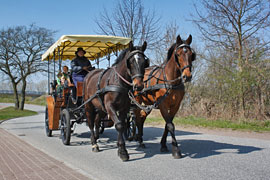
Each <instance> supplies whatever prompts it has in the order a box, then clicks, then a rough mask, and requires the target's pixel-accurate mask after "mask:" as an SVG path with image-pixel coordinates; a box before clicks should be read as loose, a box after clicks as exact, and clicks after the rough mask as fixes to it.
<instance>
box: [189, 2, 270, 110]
mask: <svg viewBox="0 0 270 180" xmlns="http://www.w3.org/2000/svg"><path fill="white" fill-rule="evenodd" d="M202 6H203V8H201V7H200V9H199V8H198V7H196V5H195V8H196V17H195V16H193V19H192V21H193V22H194V23H195V25H197V27H198V28H199V30H200V32H201V35H202V37H203V39H204V40H206V41H205V42H206V47H207V48H206V50H207V51H205V53H204V57H205V59H206V60H207V61H208V62H209V63H208V67H207V68H206V69H207V71H206V72H207V73H208V74H207V76H208V77H210V76H211V78H209V79H211V80H212V82H213V83H211V84H210V86H209V87H210V88H209V89H210V90H211V92H213V91H214V89H216V92H217V93H212V95H213V94H217V95H218V93H221V94H222V95H223V97H222V99H223V100H230V102H231V104H233V106H234V107H235V108H236V109H237V108H241V109H242V110H243V111H244V113H248V111H250V109H252V106H251V105H252V104H254V103H253V102H252V103H251V101H252V99H253V96H254V97H256V96H260V95H259V89H261V88H259V87H261V86H262V84H260V85H259V84H257V83H254V82H255V81H256V80H258V81H259V82H264V81H263V80H262V79H261V78H258V77H263V76H261V75H262V74H263V73H265V72H264V70H266V69H269V67H267V66H264V70H262V69H261V68H262V65H261V64H262V63H263V62H264V64H265V62H266V59H267V58H269V56H267V53H269V45H270V39H269V38H264V37H265V36H263V34H266V35H268V36H269V28H270V26H269V20H270V2H269V1H268V0H253V1H248V0H202ZM266 37H267V36H266ZM211 54H215V56H214V57H213V56H211ZM259 72H261V73H259ZM211 73H214V74H211ZM255 79H256V80H255ZM264 80H266V79H264ZM255 86H256V88H257V93H255V90H254V89H255V88H254V87H255ZM258 88H259V89H258ZM219 89H222V90H223V91H222V92H220V91H218V90H219ZM258 98H259V99H260V97H258ZM259 101H260V100H259ZM260 102H261V101H260Z"/></svg>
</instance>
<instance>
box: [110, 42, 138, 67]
mask: <svg viewBox="0 0 270 180" xmlns="http://www.w3.org/2000/svg"><path fill="white" fill-rule="evenodd" d="M140 49H141V47H140V46H134V47H133V50H140ZM128 51H129V48H126V49H124V50H123V51H121V53H120V55H119V56H118V57H117V58H116V60H115V62H114V63H113V65H112V66H116V65H117V64H119V63H120V62H121V61H122V60H123V59H124V57H125V55H126V54H127V52H128Z"/></svg>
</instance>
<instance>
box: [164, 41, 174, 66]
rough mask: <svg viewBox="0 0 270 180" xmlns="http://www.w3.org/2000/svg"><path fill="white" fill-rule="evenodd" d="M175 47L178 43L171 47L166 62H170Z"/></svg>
mask: <svg viewBox="0 0 270 180" xmlns="http://www.w3.org/2000/svg"><path fill="white" fill-rule="evenodd" d="M175 46H176V43H174V44H173V45H172V46H171V47H170V49H169V50H168V54H167V59H166V62H168V61H169V60H170V59H171V57H172V54H173V51H174V48H175Z"/></svg>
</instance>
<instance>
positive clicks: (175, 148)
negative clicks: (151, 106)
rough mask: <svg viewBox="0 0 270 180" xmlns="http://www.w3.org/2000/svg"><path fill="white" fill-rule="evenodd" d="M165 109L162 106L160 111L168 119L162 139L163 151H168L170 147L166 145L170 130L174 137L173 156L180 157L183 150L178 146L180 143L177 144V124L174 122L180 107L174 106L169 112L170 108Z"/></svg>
mask: <svg viewBox="0 0 270 180" xmlns="http://www.w3.org/2000/svg"><path fill="white" fill-rule="evenodd" d="M178 107H179V106H178ZM164 109H165V108H160V112H161V114H162V116H163V118H164V119H165V121H166V125H165V129H164V133H163V136H162V139H161V151H163V152H164V151H168V148H167V146H166V141H167V140H166V139H167V135H168V132H170V134H171V137H172V156H173V157H174V158H175V159H179V158H181V157H182V156H181V151H180V149H179V148H178V144H177V141H176V138H175V126H174V124H173V118H174V116H175V114H176V112H177V110H178V108H177V107H175V106H174V107H172V108H171V109H170V110H169V112H168V109H169V108H166V110H164ZM176 109H177V110H176Z"/></svg>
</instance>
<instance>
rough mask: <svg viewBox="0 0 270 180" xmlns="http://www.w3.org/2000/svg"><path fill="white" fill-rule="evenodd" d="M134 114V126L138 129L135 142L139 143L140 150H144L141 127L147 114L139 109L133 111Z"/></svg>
mask: <svg viewBox="0 0 270 180" xmlns="http://www.w3.org/2000/svg"><path fill="white" fill-rule="evenodd" d="M134 114H135V118H136V126H137V128H138V134H136V140H137V141H138V142H139V147H140V148H145V144H144V143H143V125H144V121H145V119H146V116H147V114H146V113H145V112H144V111H141V110H140V109H134Z"/></svg>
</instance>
